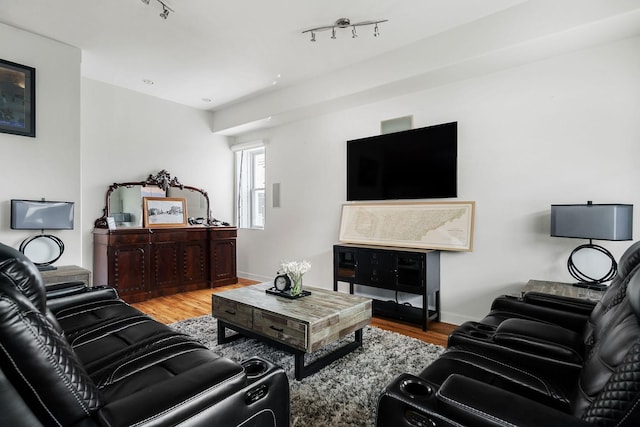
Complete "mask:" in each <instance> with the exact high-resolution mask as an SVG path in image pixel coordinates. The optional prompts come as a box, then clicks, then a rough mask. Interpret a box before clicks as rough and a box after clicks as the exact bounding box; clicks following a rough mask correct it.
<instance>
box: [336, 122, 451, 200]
mask: <svg viewBox="0 0 640 427" xmlns="http://www.w3.org/2000/svg"><path fill="white" fill-rule="evenodd" d="M457 153H458V123H457V122H452V123H444V124H440V125H435V126H429V127H424V128H419V129H412V130H407V131H403V132H396V133H390V134H386V135H379V136H372V137H368V138H362V139H355V140H351V141H347V200H393V199H431V198H447V197H457V195H458V180H457V176H458V171H457V163H458V154H457Z"/></svg>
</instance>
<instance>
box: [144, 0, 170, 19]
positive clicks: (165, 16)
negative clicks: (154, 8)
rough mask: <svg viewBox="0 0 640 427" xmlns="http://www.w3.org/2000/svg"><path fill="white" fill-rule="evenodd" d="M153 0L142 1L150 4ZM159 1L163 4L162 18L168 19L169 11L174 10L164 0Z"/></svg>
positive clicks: (158, 0)
mask: <svg viewBox="0 0 640 427" xmlns="http://www.w3.org/2000/svg"><path fill="white" fill-rule="evenodd" d="M150 1H151V0H142V3H144V4H149V2H150ZM156 1H157V2H158V3H160V5H161V6H162V13H161V14H160V18H162V19H167V17H168V16H169V12H174V10H173V9H171V8H170V7H169V6H167V3H165V2H164V1H162V0H156Z"/></svg>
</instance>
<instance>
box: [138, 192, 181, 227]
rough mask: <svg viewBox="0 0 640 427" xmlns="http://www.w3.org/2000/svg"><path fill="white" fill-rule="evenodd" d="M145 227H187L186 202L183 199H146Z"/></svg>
mask: <svg viewBox="0 0 640 427" xmlns="http://www.w3.org/2000/svg"><path fill="white" fill-rule="evenodd" d="M143 200H144V206H143V207H144V226H145V227H184V226H186V225H187V209H186V200H185V199H184V198H181V197H145V198H143Z"/></svg>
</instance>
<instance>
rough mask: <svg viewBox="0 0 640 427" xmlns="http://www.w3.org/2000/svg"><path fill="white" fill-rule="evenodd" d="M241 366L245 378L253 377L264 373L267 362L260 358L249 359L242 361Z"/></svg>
mask: <svg viewBox="0 0 640 427" xmlns="http://www.w3.org/2000/svg"><path fill="white" fill-rule="evenodd" d="M242 366H243V367H244V371H245V372H246V374H247V378H255V377H259V376H260V375H262V374H264V373H265V372H266V371H267V368H268V366H267V364H266V362H264V361H263V360H260V359H251V360H247V361H245V362H242Z"/></svg>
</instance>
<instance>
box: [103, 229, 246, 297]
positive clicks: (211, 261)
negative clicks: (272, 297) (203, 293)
mask: <svg viewBox="0 0 640 427" xmlns="http://www.w3.org/2000/svg"><path fill="white" fill-rule="evenodd" d="M236 236H237V229H236V228H235V227H206V226H191V227H178V228H121V229H116V230H109V229H103V228H96V229H94V231H93V277H94V279H93V282H94V284H95V285H109V286H112V287H114V288H116V289H117V290H118V294H119V295H120V297H121V298H122V299H124V300H125V301H127V302H140V301H144V300H147V299H150V298H155V297H159V296H163V295H172V294H175V293H179V292H185V291H191V290H196V289H205V288H209V287H216V286H222V285H228V284H232V283H237V281H238V278H237V273H236Z"/></svg>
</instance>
